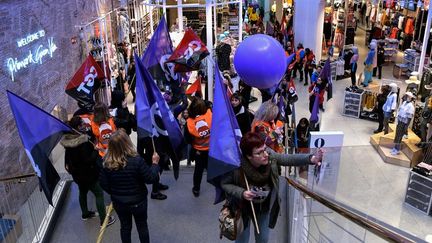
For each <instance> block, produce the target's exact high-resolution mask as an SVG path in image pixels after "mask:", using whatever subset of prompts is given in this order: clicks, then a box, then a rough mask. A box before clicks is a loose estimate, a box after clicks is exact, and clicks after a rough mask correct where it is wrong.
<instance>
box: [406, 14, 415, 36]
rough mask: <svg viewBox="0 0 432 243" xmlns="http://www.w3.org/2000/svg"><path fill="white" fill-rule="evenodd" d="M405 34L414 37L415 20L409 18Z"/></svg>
mask: <svg viewBox="0 0 432 243" xmlns="http://www.w3.org/2000/svg"><path fill="white" fill-rule="evenodd" d="M404 32H405V34H407V35H412V34H413V33H414V19H413V18H408V19H407V21H406V24H405V29H404Z"/></svg>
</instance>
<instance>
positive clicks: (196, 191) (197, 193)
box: [192, 189, 200, 197]
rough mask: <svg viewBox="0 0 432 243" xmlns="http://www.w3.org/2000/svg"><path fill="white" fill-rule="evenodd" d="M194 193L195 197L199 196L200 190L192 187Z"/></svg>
mask: <svg viewBox="0 0 432 243" xmlns="http://www.w3.org/2000/svg"><path fill="white" fill-rule="evenodd" d="M192 193H193V195H194V196H195V197H199V195H200V191H199V190H195V189H192Z"/></svg>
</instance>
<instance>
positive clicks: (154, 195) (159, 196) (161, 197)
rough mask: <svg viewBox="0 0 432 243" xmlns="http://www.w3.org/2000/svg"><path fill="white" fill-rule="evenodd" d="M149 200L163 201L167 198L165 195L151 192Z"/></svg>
mask: <svg viewBox="0 0 432 243" xmlns="http://www.w3.org/2000/svg"><path fill="white" fill-rule="evenodd" d="M150 198H151V199H156V200H165V199H167V198H168V197H167V195H165V194H162V193H160V192H156V193H154V192H152V193H151V195H150Z"/></svg>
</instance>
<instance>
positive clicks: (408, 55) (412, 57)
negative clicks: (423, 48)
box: [404, 49, 429, 72]
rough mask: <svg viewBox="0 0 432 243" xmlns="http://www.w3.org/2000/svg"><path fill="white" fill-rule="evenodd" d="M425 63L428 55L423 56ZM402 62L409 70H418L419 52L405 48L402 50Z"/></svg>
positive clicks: (427, 61) (427, 60)
mask: <svg viewBox="0 0 432 243" xmlns="http://www.w3.org/2000/svg"><path fill="white" fill-rule="evenodd" d="M424 63H425V64H428V63H429V57H425V62H424ZM404 64H406V65H407V68H408V70H409V71H410V72H414V71H418V69H419V66H420V53H418V52H417V51H416V50H414V49H406V50H405V51H404Z"/></svg>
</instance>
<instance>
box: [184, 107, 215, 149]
mask: <svg viewBox="0 0 432 243" xmlns="http://www.w3.org/2000/svg"><path fill="white" fill-rule="evenodd" d="M211 122H212V112H211V110H210V109H208V110H207V112H206V113H205V114H204V115H200V116H197V117H195V118H188V119H187V128H188V131H189V133H190V134H191V135H192V137H193V140H192V146H193V147H194V149H196V150H199V151H208V150H209V145H210V128H211Z"/></svg>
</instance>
